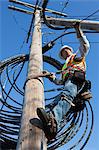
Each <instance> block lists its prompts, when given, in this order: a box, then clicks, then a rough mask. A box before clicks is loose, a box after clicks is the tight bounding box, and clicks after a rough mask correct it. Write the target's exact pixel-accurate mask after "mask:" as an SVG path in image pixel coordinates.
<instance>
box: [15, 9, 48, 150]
mask: <svg viewBox="0 0 99 150" xmlns="http://www.w3.org/2000/svg"><path fill="white" fill-rule="evenodd" d="M42 66H43V60H42V37H41V21H40V12H39V10H37V11H36V13H35V22H34V32H33V38H32V45H31V50H30V57H29V66H28V78H29V80H27V82H26V86H25V97H24V104H23V112H22V120H21V128H20V134H19V140H18V144H17V150H46V149H47V147H46V139H45V137H44V133H43V131H42V130H41V129H40V128H38V127H36V126H34V125H32V124H31V123H30V120H31V119H32V118H38V116H37V113H36V109H37V107H43V108H44V89H43V81H42V79H41V78H39V79H33V78H31V77H33V76H35V75H38V74H40V73H41V72H42V69H43V68H42Z"/></svg>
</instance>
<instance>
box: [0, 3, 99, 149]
mask: <svg viewBox="0 0 99 150" xmlns="http://www.w3.org/2000/svg"><path fill="white" fill-rule="evenodd" d="M22 1H23V0H22ZM25 1H26V0H24V2H25ZM27 1H28V0H27ZM28 2H30V3H33V4H35V0H29V1H28ZM8 4H11V3H9V2H8V1H7V0H0V61H1V60H4V59H5V58H8V57H10V56H14V55H17V54H21V53H25V54H27V53H29V44H26V43H24V45H23V42H24V39H26V35H27V31H28V29H29V26H30V22H31V18H32V16H31V15H27V14H23V13H19V12H15V11H12V10H8ZM63 6H64V0H50V4H49V8H51V9H54V10H58V11H61V10H62V8H63ZM98 9H99V1H97V0H69V3H68V5H67V7H66V8H65V9H64V12H65V13H67V14H68V16H70V17H71V18H75V19H83V18H85V17H87V16H88V15H90V14H92V13H93V12H95V11H96V10H98ZM88 19H91V20H94V21H95V20H97V21H98V20H99V12H98V13H96V14H95V15H93V16H92V17H90V18H88ZM43 31H44V33H45V32H47V33H49V32H51V34H48V35H49V37H48V35H44V38H43V42H48V41H50V37H51V38H52V39H53V38H55V37H57V35H59V34H60V33H61V32H62V31H61V32H60V31H55V30H50V29H49V30H48V29H46V28H44V27H43ZM69 31H74V30H73V29H72V30H69ZM86 35H87V38H88V40H89V42H90V46H91V47H90V52H89V54H88V56H87V59H86V61H87V78H88V79H90V80H91V82H92V94H93V99H92V100H91V104H92V105H93V110H94V120H95V121H94V131H93V133H92V136H91V138H90V140H89V142H88V144H87V146H86V147H85V148H84V150H98V149H99V142H98V141H99V116H98V114H99V100H98V98H99V66H98V64H99V33H92V34H86ZM30 42H31V40H30V41H29V43H30ZM63 43H64V44H69V45H70V46H72V47H73V48H74V51H76V49H77V48H78V46H79V43H78V41H77V39H76V36H75V34H71V35H68V36H66V37H63ZM60 47H61V44H60V41H57V42H56V45H55V47H54V48H53V49H52V50H51V51H50V52H48V53H47V55H49V56H53V57H54V58H57V59H59V57H58V51H59V48H60ZM59 60H60V59H59ZM60 61H61V60H60ZM62 63H63V62H62ZM49 70H51V68H50V67H49ZM51 71H53V70H51ZM47 88H48V87H47ZM62 149H63V148H60V150H62ZM64 149H65V147H64Z"/></svg>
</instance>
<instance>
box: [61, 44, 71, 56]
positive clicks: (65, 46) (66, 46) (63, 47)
mask: <svg viewBox="0 0 99 150" xmlns="http://www.w3.org/2000/svg"><path fill="white" fill-rule="evenodd" d="M65 48H68V49H69V50H70V51H71V52H73V49H72V47H70V46H68V45H64V46H62V47H61V49H60V52H59V57H60V58H61V59H64V58H63V57H62V56H61V52H62V50H63V49H65Z"/></svg>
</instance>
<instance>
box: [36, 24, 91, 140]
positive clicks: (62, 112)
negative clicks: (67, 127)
mask: <svg viewBox="0 0 99 150" xmlns="http://www.w3.org/2000/svg"><path fill="white" fill-rule="evenodd" d="M74 28H75V31H76V35H77V38H78V40H79V42H80V46H79V50H78V51H77V52H76V53H73V49H72V48H71V47H70V46H68V45H64V46H63V47H62V48H61V49H60V52H59V56H60V58H62V59H63V60H65V64H64V65H63V68H62V72H61V74H62V76H61V80H58V79H57V78H56V76H55V74H54V73H53V74H51V75H50V76H48V78H49V80H50V81H52V82H54V83H55V84H57V85H64V89H63V91H62V92H61V93H60V94H59V95H58V97H56V99H55V105H54V107H53V109H52V110H51V112H49V113H46V111H45V110H44V109H43V108H38V109H37V114H38V117H39V118H40V119H41V120H42V122H43V125H44V132H45V135H46V137H47V138H48V140H51V139H53V138H55V136H56V134H57V131H58V129H59V126H60V123H61V121H62V120H63V119H64V116H66V114H67V112H68V111H69V109H70V108H71V106H75V105H74V103H73V100H74V98H75V97H76V95H77V93H78V89H79V88H80V86H81V85H82V84H83V82H84V81H85V78H86V62H85V58H86V55H87V54H88V51H89V42H88V40H87V38H86V36H85V35H84V34H83V32H82V30H81V28H80V23H79V22H77V23H75V25H74Z"/></svg>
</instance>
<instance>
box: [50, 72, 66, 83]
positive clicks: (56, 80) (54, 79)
mask: <svg viewBox="0 0 99 150" xmlns="http://www.w3.org/2000/svg"><path fill="white" fill-rule="evenodd" d="M47 78H48V79H49V80H50V81H51V82H53V83H55V84H57V85H63V84H64V82H63V80H59V79H57V78H56V76H55V74H54V73H51V75H50V76H48V77H47Z"/></svg>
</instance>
